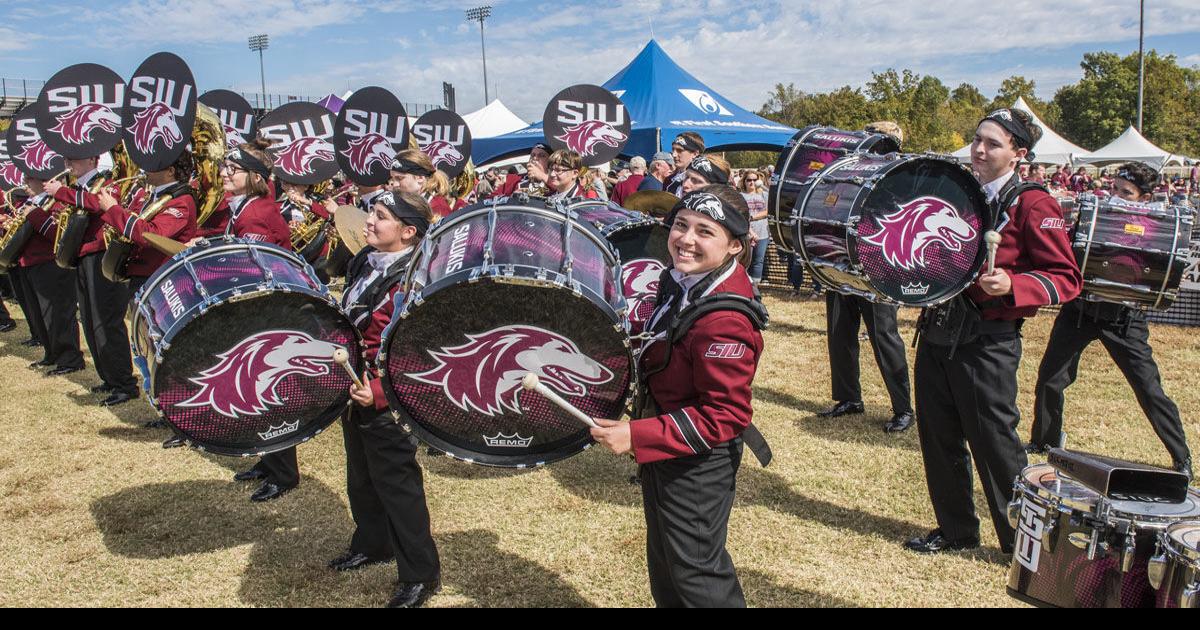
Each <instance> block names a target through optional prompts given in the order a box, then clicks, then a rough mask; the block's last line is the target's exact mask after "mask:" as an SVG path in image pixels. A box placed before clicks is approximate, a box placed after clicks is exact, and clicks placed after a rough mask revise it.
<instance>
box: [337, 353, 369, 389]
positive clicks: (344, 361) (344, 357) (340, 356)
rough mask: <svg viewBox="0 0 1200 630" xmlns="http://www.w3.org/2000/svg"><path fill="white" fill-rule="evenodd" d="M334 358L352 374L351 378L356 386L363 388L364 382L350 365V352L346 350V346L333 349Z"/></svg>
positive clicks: (347, 372)
mask: <svg viewBox="0 0 1200 630" xmlns="http://www.w3.org/2000/svg"><path fill="white" fill-rule="evenodd" d="M333 360H334V362H335V363H337V364H338V365H341V366H342V367H343V368H346V374H349V375H350V380H352V381H354V386H355V387H357V388H359V389H362V388H363V382H362V381H361V380H359V378H358V375H357V374H355V373H354V368H352V367H350V353H349V352H346V349H345V348H338V349H337V350H334V351H333Z"/></svg>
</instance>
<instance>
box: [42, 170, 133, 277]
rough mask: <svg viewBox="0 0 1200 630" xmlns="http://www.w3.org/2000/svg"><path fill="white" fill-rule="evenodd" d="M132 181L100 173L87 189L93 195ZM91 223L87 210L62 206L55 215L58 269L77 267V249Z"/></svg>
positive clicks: (55, 249) (55, 260)
mask: <svg viewBox="0 0 1200 630" xmlns="http://www.w3.org/2000/svg"><path fill="white" fill-rule="evenodd" d="M134 179H136V176H134V177H128V178H125V179H124V180H114V179H113V176H112V173H101V174H99V175H97V176H96V178H95V180H94V181H93V182H92V185H91V186H89V187H88V192H90V193H92V194H93V195H94V194H97V193H99V192H100V191H101V190H103V189H104V188H108V187H109V186H113V185H120V184H121V183H122V182H124V181H133V180H134ZM91 221H92V218H91V216H89V214H88V211H87V210H84V209H83V208H79V207H76V206H72V205H68V204H63V208H62V210H59V211H58V213H57V214H55V223H57V224H58V233H56V234H55V235H54V262H56V263H58V266H59V267H62V268H63V269H74V268H76V267H78V266H79V248H80V247H81V246H82V245H83V239H84V237H85V236H86V235H87V229H88V225H89V224H90V223H91Z"/></svg>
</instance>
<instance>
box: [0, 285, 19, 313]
mask: <svg viewBox="0 0 1200 630" xmlns="http://www.w3.org/2000/svg"><path fill="white" fill-rule="evenodd" d="M0 282H2V284H9V282H8V276H7V275H0ZM13 297H14V298H15V297H16V295H15V294H14V295H13ZM13 323H15V322H14V321H13V318H12V315H9V314H8V307H7V306H5V305H4V298H0V324H13Z"/></svg>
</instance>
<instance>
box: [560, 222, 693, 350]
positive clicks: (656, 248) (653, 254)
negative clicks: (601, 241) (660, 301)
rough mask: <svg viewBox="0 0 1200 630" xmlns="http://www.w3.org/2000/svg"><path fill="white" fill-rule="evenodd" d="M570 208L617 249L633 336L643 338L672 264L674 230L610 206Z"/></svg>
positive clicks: (660, 223) (630, 332) (630, 329)
mask: <svg viewBox="0 0 1200 630" xmlns="http://www.w3.org/2000/svg"><path fill="white" fill-rule="evenodd" d="M569 207H570V209H571V211H572V212H573V213H575V215H576V216H577V217H578V219H579V220H580V221H582V222H584V223H589V224H591V225H592V227H594V228H596V229H597V230H600V233H601V234H603V235H604V238H606V239H608V242H609V243H611V244H612V246H613V247H614V248H616V250H617V254H618V255H619V256H620V259H621V274H622V275H621V286H622V287H623V292H624V294H625V301H626V303H627V304H628V306H629V334H630V335H633V336H637V335H639V334H641V332H642V331H643V330H645V327H646V321H647V320H649V319H650V315H651V314H652V313H653V312H654V305H655V298H656V297H657V296H658V279H659V276H661V275H662V272H663V270H664V269H666V268H667V267H668V266H670V264H671V255H670V254H669V253H667V237H668V236H670V234H671V232H670V230H669V229H668V228H667V226H666V225H665V224H663V222H662V221H661V220H659V219H656V218H654V217H651V216H649V215H645V214H642V213H640V212H634V211H632V210H626V209H625V208H622V207H620V206H618V205H616V204H613V203H609V202H604V201H595V200H586V201H579V202H575V203H572V204H571V205H570V206H569Z"/></svg>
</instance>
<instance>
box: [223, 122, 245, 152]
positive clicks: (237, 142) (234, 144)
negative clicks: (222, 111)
mask: <svg viewBox="0 0 1200 630" xmlns="http://www.w3.org/2000/svg"><path fill="white" fill-rule="evenodd" d="M221 126H222V127H224V128H225V146H226V148H229V149H236V148H238V147H239V146H241V145H243V144H246V136H243V135H242V132H240V131H238V130H237V129H234V128H233V127H230V126H229V125H224V124H223V125H221Z"/></svg>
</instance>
